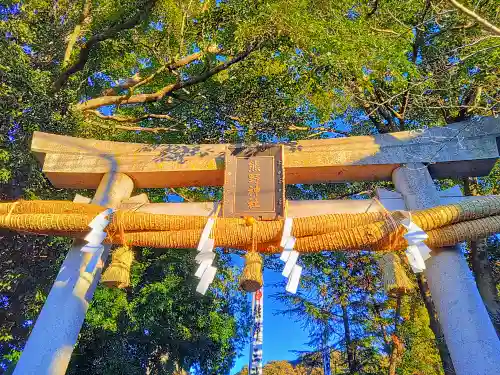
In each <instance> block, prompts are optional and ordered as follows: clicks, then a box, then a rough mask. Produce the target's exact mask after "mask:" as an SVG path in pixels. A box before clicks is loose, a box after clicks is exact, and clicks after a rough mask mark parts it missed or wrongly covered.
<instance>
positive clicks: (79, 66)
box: [52, 0, 157, 93]
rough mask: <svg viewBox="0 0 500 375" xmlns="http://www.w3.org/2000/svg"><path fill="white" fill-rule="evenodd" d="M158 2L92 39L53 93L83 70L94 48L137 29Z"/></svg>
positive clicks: (58, 82)
mask: <svg viewBox="0 0 500 375" xmlns="http://www.w3.org/2000/svg"><path fill="white" fill-rule="evenodd" d="M156 1H157V0H147V2H146V4H145V5H144V6H143V7H142V8H141V9H140V10H139V11H138V12H137V13H136V14H135V15H134V16H132V17H131V18H129V19H128V20H126V21H125V22H123V23H119V24H117V25H114V26H112V27H110V28H108V29H106V30H104V31H103V32H102V33H100V34H97V35H94V36H93V37H91V38H90V39H89V40H88V41H87V42H86V43H85V44H84V45H83V46H82V48H81V50H80V55H79V56H78V59H77V60H76V61H75V62H74V63H73V64H72V65H71V66H69V67H68V68H67V69H65V70H64V71H63V72H62V73H61V74H60V75H59V77H58V78H57V79H56V80H55V82H54V83H53V85H52V93H56V92H57V91H59V90H60V89H61V88H62V87H63V86H64V85H65V84H66V82H67V81H68V79H69V77H71V75H73V74H75V73H77V72H79V71H81V70H83V68H84V67H85V64H86V63H87V61H88V59H89V56H90V51H91V50H92V48H93V47H95V46H97V45H98V44H99V43H101V42H103V41H105V40H108V39H112V38H114V37H115V36H116V35H117V34H118V33H120V32H121V31H124V30H128V29H132V28H133V27H135V26H136V25H137V24H138V23H139V22H140V21H141V20H142V19H143V18H144V17H145V16H146V15H147V14H148V13H149V11H150V10H151V8H152V7H153V6H154V5H155V3H156Z"/></svg>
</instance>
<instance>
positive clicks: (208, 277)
mask: <svg viewBox="0 0 500 375" xmlns="http://www.w3.org/2000/svg"><path fill="white" fill-rule="evenodd" d="M216 273H217V268H215V267H213V266H208V267H207V269H206V270H205V272H203V276H202V277H201V280H200V282H199V283H198V286H197V287H196V291H197V292H198V293H201V294H203V295H204V294H205V293H206V292H207V290H208V287H209V286H210V284H211V283H212V281H213V280H214V277H215V274H216Z"/></svg>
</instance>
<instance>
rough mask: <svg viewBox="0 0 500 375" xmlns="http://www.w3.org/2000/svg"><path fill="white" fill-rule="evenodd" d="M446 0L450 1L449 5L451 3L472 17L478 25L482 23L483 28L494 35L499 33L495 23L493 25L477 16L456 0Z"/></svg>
mask: <svg viewBox="0 0 500 375" xmlns="http://www.w3.org/2000/svg"><path fill="white" fill-rule="evenodd" d="M448 1H449V2H450V3H451V5H453V6H454V7H455V8H457V9H458V10H459V11H461V12H462V13H464V14H465V15H467V17H469V18H472V19H473V20H475V21H476V22H477V23H479V24H480V25H482V26H483V28H484V29H486V30H488V31H490V32H492V33H493V34H495V35H500V28H498V27H496V26H495V25H493V24H492V23H490V22H488V21H487V20H485V19H484V18H482V17H481V16H479V15H478V14H477V13H475V12H474V11H472V10H470V9H469V8H467V7H465V6H463V5H462V4H460V3H459V2H458V1H456V0H448Z"/></svg>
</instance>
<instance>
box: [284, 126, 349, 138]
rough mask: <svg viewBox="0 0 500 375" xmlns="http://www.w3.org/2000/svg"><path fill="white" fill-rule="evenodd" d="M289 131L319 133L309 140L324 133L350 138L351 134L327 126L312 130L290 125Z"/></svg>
mask: <svg viewBox="0 0 500 375" xmlns="http://www.w3.org/2000/svg"><path fill="white" fill-rule="evenodd" d="M288 130H291V131H310V130H314V131H317V133H314V134H311V135H309V136H308V138H312V137H314V136H316V135H320V134H323V133H335V134H341V135H344V136H346V137H349V136H350V134H349V132H345V131H342V130H337V129H334V128H329V127H326V126H321V127H318V128H311V127H309V126H297V125H290V126H288Z"/></svg>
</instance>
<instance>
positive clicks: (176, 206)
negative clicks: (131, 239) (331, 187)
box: [120, 194, 484, 217]
mask: <svg viewBox="0 0 500 375" xmlns="http://www.w3.org/2000/svg"><path fill="white" fill-rule="evenodd" d="M481 198H484V197H463V196H450V195H446V194H443V195H440V199H441V204H453V203H457V202H460V201H462V200H472V199H481ZM378 202H381V203H382V205H381V204H380V203H378ZM382 206H383V207H382ZM120 209H123V210H129V209H130V210H134V211H137V212H147V213H152V214H166V215H187V216H189V215H194V216H210V215H213V214H214V213H215V212H216V205H215V203H214V202H196V203H190V202H185V203H147V204H143V205H141V206H138V205H137V204H136V203H122V204H121V206H120ZM384 210H388V211H395V210H406V206H405V203H404V200H403V198H402V197H395V198H382V197H380V200H379V201H376V200H374V199H355V200H314V201H310V200H309V201H290V202H288V211H287V215H288V216H290V217H307V216H315V215H326V214H358V213H363V212H381V211H384Z"/></svg>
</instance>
